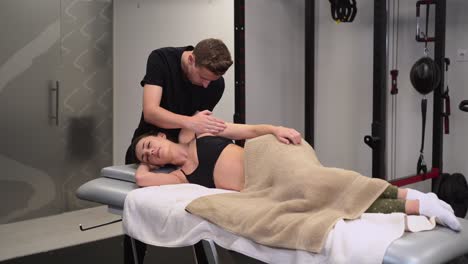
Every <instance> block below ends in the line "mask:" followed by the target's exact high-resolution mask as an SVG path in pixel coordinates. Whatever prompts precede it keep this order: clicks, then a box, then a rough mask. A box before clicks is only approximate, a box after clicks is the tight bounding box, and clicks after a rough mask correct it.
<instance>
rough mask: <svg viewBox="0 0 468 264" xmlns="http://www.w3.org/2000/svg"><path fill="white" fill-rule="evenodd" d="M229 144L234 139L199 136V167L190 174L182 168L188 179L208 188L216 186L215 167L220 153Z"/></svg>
mask: <svg viewBox="0 0 468 264" xmlns="http://www.w3.org/2000/svg"><path fill="white" fill-rule="evenodd" d="M229 144H233V142H232V140H230V139H227V138H223V137H218V136H205V137H202V138H197V155H198V167H197V168H196V169H195V170H194V171H193V172H192V173H191V174H189V175H187V174H186V173H185V172H184V171H183V170H181V171H182V173H183V174H184V175H185V177H187V180H188V181H189V182H190V183H195V184H199V185H202V186H205V187H208V188H216V186H215V183H214V178H213V172H214V167H215V164H216V161H217V160H218V158H219V155H221V152H222V151H223V150H224V148H225V147H227V145H229Z"/></svg>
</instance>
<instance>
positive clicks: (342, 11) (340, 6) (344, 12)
mask: <svg viewBox="0 0 468 264" xmlns="http://www.w3.org/2000/svg"><path fill="white" fill-rule="evenodd" d="M329 1H330V6H331V15H332V18H333V20H335V21H336V22H344V23H347V22H353V21H354V18H355V17H356V13H357V7H356V0H329Z"/></svg>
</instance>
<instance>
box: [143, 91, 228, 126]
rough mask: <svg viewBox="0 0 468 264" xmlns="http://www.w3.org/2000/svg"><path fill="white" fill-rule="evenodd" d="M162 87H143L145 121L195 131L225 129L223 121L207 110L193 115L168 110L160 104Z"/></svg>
mask: <svg viewBox="0 0 468 264" xmlns="http://www.w3.org/2000/svg"><path fill="white" fill-rule="evenodd" d="M162 93H163V89H162V87H161V86H158V85H150V84H145V86H144V87H143V116H144V118H145V121H146V122H148V123H151V124H154V125H156V126H158V127H161V128H169V129H170V128H186V129H190V130H192V131H195V132H196V133H207V132H209V133H218V132H219V131H222V130H224V129H225V127H226V125H225V123H224V121H222V120H220V119H218V118H216V117H214V116H211V112H210V111H208V110H205V111H201V112H199V113H197V114H196V115H194V116H184V115H179V114H175V113H173V112H170V111H168V110H166V109H164V108H163V107H161V106H160V103H161V97H162Z"/></svg>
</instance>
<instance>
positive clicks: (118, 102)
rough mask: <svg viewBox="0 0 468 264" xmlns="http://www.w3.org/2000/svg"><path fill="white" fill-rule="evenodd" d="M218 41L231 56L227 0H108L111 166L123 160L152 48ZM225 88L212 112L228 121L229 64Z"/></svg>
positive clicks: (231, 111)
mask: <svg viewBox="0 0 468 264" xmlns="http://www.w3.org/2000/svg"><path fill="white" fill-rule="evenodd" d="M208 37H214V38H220V39H222V40H223V41H224V42H225V44H226V45H227V47H228V48H229V50H230V51H231V54H232V56H234V4H233V2H232V0H197V1H190V0H139V1H138V0H115V1H114V146H113V149H114V150H113V153H114V155H113V156H114V164H123V163H124V157H125V152H126V150H127V147H128V145H129V144H130V140H131V137H132V135H133V132H134V130H135V128H136V127H137V125H138V122H139V120H140V114H141V104H142V94H143V89H142V88H141V86H140V81H141V79H142V78H143V76H144V74H145V71H146V60H147V57H148V55H149V54H150V52H151V51H152V50H154V49H156V48H160V47H167V46H185V45H195V44H196V43H197V42H198V41H200V40H202V39H205V38H208ZM224 77H225V83H226V89H225V92H224V95H223V98H222V99H221V101H220V102H219V104H218V106H217V107H216V108H215V111H214V112H215V115H216V116H218V117H220V118H222V119H224V120H226V121H232V116H233V114H234V85H233V83H234V67H231V69H229V71H228V72H227V73H226V74H225V76H224Z"/></svg>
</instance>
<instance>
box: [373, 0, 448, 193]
mask: <svg viewBox="0 0 468 264" xmlns="http://www.w3.org/2000/svg"><path fill="white" fill-rule="evenodd" d="M425 2H427V3H429V2H435V6H436V7H435V41H434V61H435V62H436V63H437V65H438V66H439V67H440V69H444V65H443V61H444V58H445V28H446V0H435V1H425ZM386 7H387V0H375V1H374V63H373V64H374V68H373V116H372V135H371V136H366V137H365V142H366V143H367V144H368V145H369V146H370V147H371V148H372V177H374V178H382V179H384V178H385V175H386V162H385V150H386V131H387V127H386V116H387V93H388V90H387V81H388V79H387V76H388V69H387V67H386V65H387V61H386V53H387V45H386V40H387V21H388V20H387V16H388V13H387V8H386ZM382 65H383V66H385V67H382ZM443 87H444V74H441V80H440V83H439V85H438V86H437V88H436V89H435V90H434V104H433V109H434V110H433V127H432V169H431V170H430V171H429V172H428V173H427V174H418V175H413V176H409V177H406V178H402V179H399V180H395V181H393V182H392V183H393V184H395V185H397V186H402V185H407V184H411V183H415V182H419V181H423V180H426V179H433V181H432V191H433V192H437V190H438V184H439V182H440V178H439V177H438V176H439V175H440V174H441V173H442V169H443V162H442V160H443V153H442V151H443V133H444V132H443V112H442V107H443V103H444V102H443V100H444V99H443V97H442V94H443Z"/></svg>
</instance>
